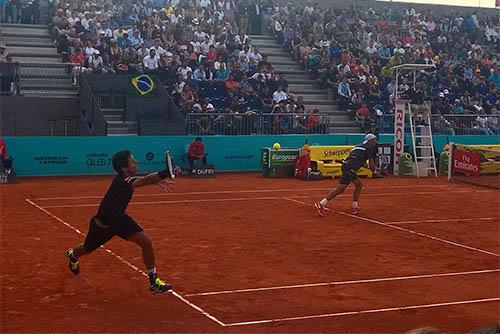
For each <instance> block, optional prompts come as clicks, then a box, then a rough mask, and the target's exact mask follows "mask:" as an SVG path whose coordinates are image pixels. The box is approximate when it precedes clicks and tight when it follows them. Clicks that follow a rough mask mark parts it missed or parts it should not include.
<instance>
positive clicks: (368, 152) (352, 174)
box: [314, 133, 377, 217]
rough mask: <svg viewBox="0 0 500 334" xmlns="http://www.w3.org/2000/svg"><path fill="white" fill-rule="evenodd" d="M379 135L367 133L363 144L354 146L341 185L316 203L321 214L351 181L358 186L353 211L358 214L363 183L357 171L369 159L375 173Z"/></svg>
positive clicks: (347, 160)
mask: <svg viewBox="0 0 500 334" xmlns="http://www.w3.org/2000/svg"><path fill="white" fill-rule="evenodd" d="M376 148H377V137H376V136H375V135H374V134H371V133H369V134H367V135H366V136H365V140H364V141H363V144H361V145H358V146H356V147H354V148H353V149H352V151H351V154H349V156H348V157H347V159H345V160H344V161H343V163H342V167H341V168H342V176H341V177H340V182H339V185H338V186H337V187H336V188H335V189H333V190H332V191H330V192H329V193H328V195H326V197H325V198H323V199H322V200H321V201H319V202H317V203H314V207H315V208H316V210H318V214H319V215H320V216H322V217H323V216H324V215H325V206H326V205H327V204H328V202H329V201H331V200H332V199H334V198H335V197H336V196H337V195H340V194H342V193H343V192H344V190H345V189H346V188H347V186H348V185H349V183H351V182H352V183H354V185H355V186H356V188H355V189H354V195H353V199H352V213H354V214H357V213H358V212H359V208H358V199H359V195H360V194H361V188H362V186H363V183H362V182H361V180H360V179H359V177H358V176H357V175H356V172H357V171H358V170H359V169H360V168H361V167H363V166H365V164H366V160H368V163H369V167H370V169H371V171H372V172H374V173H375V160H376V158H377V152H376Z"/></svg>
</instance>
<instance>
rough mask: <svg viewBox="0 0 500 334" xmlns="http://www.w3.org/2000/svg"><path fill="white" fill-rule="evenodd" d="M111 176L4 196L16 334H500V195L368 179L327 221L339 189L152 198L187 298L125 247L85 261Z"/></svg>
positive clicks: (196, 188)
mask: <svg viewBox="0 0 500 334" xmlns="http://www.w3.org/2000/svg"><path fill="white" fill-rule="evenodd" d="M110 180H111V177H110V176H108V177H104V176H103V177H59V178H22V179H20V181H19V183H17V184H12V185H2V187H1V188H0V190H1V209H2V213H1V221H2V223H1V229H2V230H1V295H2V297H1V315H2V319H1V332H2V333H14V332H18V333H20V332H23V333H27V332H93V333H97V332H169V333H206V332H211V333H271V332H272V333H304V332H308V333H374V332H383V333H402V332H405V331H408V330H410V329H413V328H416V327H422V326H434V327H437V328H438V329H440V330H441V331H442V332H468V331H470V330H472V329H477V328H481V327H487V326H492V325H494V324H495V323H496V322H497V321H498V310H499V307H500V294H499V291H500V289H499V288H500V286H499V282H500V281H499V277H500V275H499V273H500V267H499V257H500V242H499V235H500V233H499V232H500V231H499V222H500V214H499V211H498V210H499V192H498V190H492V189H488V188H483V187H477V186H470V185H466V184H463V183H449V182H447V181H446V180H445V179H444V178H439V179H434V178H427V179H398V178H389V179H385V180H381V179H376V180H375V179H374V180H371V179H370V180H365V182H364V185H365V188H364V192H363V194H362V197H361V201H360V205H361V207H362V209H363V212H362V214H360V215H359V216H353V215H351V214H350V213H349V209H350V201H351V194H352V188H349V189H348V191H347V192H346V193H345V194H344V195H342V196H341V197H339V198H337V200H335V201H334V202H332V203H330V204H329V207H330V208H331V209H332V211H331V212H329V214H328V215H327V216H326V217H324V218H320V217H318V216H317V214H316V212H315V211H314V209H313V207H312V206H311V204H312V203H313V202H314V201H315V200H318V199H320V198H321V196H322V195H324V194H325V193H326V192H327V191H328V190H329V189H330V188H331V187H332V186H333V185H334V184H336V182H337V181H334V182H332V180H324V181H318V182H303V181H298V180H291V179H265V178H262V177H261V176H260V175H259V174H222V175H218V176H217V177H215V178H211V179H199V180H194V179H185V178H181V179H178V180H176V186H175V187H176V188H175V192H174V193H170V194H167V193H162V192H161V189H160V188H157V187H149V188H144V189H139V190H137V191H136V193H135V195H134V198H133V200H132V202H131V205H130V206H129V209H128V212H129V214H130V215H131V216H133V217H134V218H135V219H136V220H137V221H138V222H139V223H140V224H141V225H142V226H143V228H144V229H145V230H146V232H148V233H149V235H150V236H151V237H152V239H153V242H154V245H155V249H156V253H157V266H158V271H159V274H160V276H161V277H163V278H165V279H166V280H167V281H168V282H170V283H172V284H173V286H174V290H175V292H174V293H171V294H165V295H154V296H151V295H150V294H149V291H148V289H147V281H146V277H145V274H144V271H143V270H144V267H143V263H142V257H141V253H140V250H139V249H138V248H136V246H134V245H133V244H131V243H127V242H124V241H123V240H121V239H119V238H115V239H113V240H111V242H109V243H108V244H106V245H105V248H103V249H100V250H98V251H96V252H95V253H94V254H92V255H90V256H88V257H85V258H82V259H81V261H80V264H81V270H82V272H81V274H80V275H79V276H74V275H72V274H71V273H70V272H69V270H68V268H67V262H66V256H65V251H66V249H67V248H69V247H71V246H73V245H74V244H76V243H78V242H80V241H82V240H83V238H84V234H85V233H86V231H87V225H88V222H89V219H90V217H91V216H92V215H93V214H94V213H95V212H96V210H97V206H98V203H99V201H100V199H101V196H102V194H103V193H104V192H105V191H106V189H107V186H108V185H109V182H110Z"/></svg>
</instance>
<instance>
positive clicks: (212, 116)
mask: <svg viewBox="0 0 500 334" xmlns="http://www.w3.org/2000/svg"><path fill="white" fill-rule="evenodd" d="M328 126H329V124H328V118H327V117H323V116H320V115H297V114H257V113H190V114H187V115H186V134H188V135H262V134H292V133H327V132H328Z"/></svg>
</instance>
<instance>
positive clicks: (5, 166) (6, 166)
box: [0, 137, 12, 173]
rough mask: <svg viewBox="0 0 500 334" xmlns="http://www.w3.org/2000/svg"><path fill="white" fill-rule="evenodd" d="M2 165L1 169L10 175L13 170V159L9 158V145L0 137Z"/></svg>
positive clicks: (0, 161) (0, 162) (0, 160)
mask: <svg viewBox="0 0 500 334" xmlns="http://www.w3.org/2000/svg"><path fill="white" fill-rule="evenodd" d="M0 164H1V166H0V167H1V169H2V170H5V171H6V172H7V173H10V169H11V168H12V158H10V157H8V156H7V145H6V144H5V141H4V140H3V138H2V137H0Z"/></svg>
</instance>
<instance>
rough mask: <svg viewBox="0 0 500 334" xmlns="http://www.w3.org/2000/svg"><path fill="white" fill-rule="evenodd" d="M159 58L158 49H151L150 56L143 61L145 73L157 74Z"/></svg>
mask: <svg viewBox="0 0 500 334" xmlns="http://www.w3.org/2000/svg"><path fill="white" fill-rule="evenodd" d="M158 60H159V59H158V57H157V56H156V49H155V48H151V49H149V54H148V55H147V56H146V57H144V60H143V61H142V63H143V65H144V72H146V73H155V72H156V71H157V70H158Z"/></svg>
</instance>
